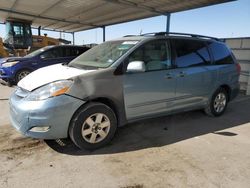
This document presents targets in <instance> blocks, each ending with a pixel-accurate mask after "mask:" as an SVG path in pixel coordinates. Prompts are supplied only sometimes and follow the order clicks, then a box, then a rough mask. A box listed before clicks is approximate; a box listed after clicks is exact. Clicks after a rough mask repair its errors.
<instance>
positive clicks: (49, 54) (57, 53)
mask: <svg viewBox="0 0 250 188" xmlns="http://www.w3.org/2000/svg"><path fill="white" fill-rule="evenodd" d="M58 57H62V51H61V48H53V49H51V50H48V51H46V52H44V53H43V54H42V55H41V58H43V59H50V58H58Z"/></svg>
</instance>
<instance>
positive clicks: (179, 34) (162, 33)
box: [141, 32, 220, 41]
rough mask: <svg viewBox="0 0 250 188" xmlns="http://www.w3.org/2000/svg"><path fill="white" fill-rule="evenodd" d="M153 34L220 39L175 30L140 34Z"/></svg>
mask: <svg viewBox="0 0 250 188" xmlns="http://www.w3.org/2000/svg"><path fill="white" fill-rule="evenodd" d="M146 35H153V36H169V35H178V36H189V37H194V38H204V39H213V40H216V41H220V39H218V38H215V37H209V36H204V35H197V34H190V33H175V32H155V33H145V34H142V35H141V36H146Z"/></svg>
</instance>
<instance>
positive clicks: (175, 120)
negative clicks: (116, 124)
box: [0, 86, 250, 188]
mask: <svg viewBox="0 0 250 188" xmlns="http://www.w3.org/2000/svg"><path fill="white" fill-rule="evenodd" d="M12 90H13V88H7V87H6V86H0V161H1V162H0V187H1V188H5V187H18V188H20V187H25V188H26V187H32V188H33V187H36V188H39V187H53V188H54V187H58V188H59V187H60V188H62V187H87V188H92V187H94V188H99V187H101V188H102V187H104V188H147V187H149V188H152V187H154V188H158V187H159V188H161V187H162V188H165V187H185V188H186V187H197V188H200V187H209V188H210V187H211V188H212V187H220V188H221V187H223V188H224V187H225V188H230V187H232V188H235V187H237V188H248V187H249V186H250V139H249V138H250V123H249V122H250V115H249V112H250V97H246V96H241V97H238V98H237V99H236V100H235V101H233V102H232V103H231V104H230V105H229V106H228V110H227V111H226V113H225V115H224V116H222V117H219V118H211V117H207V116H205V115H204V114H203V113H202V112H201V111H194V112H188V113H182V114H177V115H172V116H166V117H161V118H157V119H151V120H147V121H142V122H138V123H133V124H130V125H128V126H125V127H123V128H120V129H119V130H118V133H117V135H116V137H115V138H114V140H113V141H112V143H111V144H109V145H108V146H107V147H105V148H102V149H99V150H97V151H94V152H88V151H81V150H78V149H77V148H76V147H74V146H73V145H72V143H71V142H70V141H69V140H63V141H61V142H59V141H58V142H56V141H47V142H45V141H41V140H34V139H30V138H24V137H23V136H22V135H20V134H19V133H18V132H17V131H16V130H14V129H13V128H12V127H11V126H10V123H9V120H8V100H7V99H8V97H9V93H10V92H11V91H12ZM2 99H4V100H2Z"/></svg>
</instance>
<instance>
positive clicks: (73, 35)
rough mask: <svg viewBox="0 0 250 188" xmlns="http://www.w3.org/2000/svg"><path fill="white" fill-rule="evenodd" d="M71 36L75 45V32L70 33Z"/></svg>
mask: <svg viewBox="0 0 250 188" xmlns="http://www.w3.org/2000/svg"><path fill="white" fill-rule="evenodd" d="M72 37H73V45H75V32H73V33H72Z"/></svg>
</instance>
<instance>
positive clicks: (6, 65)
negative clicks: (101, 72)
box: [2, 61, 19, 67]
mask: <svg viewBox="0 0 250 188" xmlns="http://www.w3.org/2000/svg"><path fill="white" fill-rule="evenodd" d="M17 63H19V61H12V62H6V63H3V64H2V66H3V67H12V66H14V65H15V64H17Z"/></svg>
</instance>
